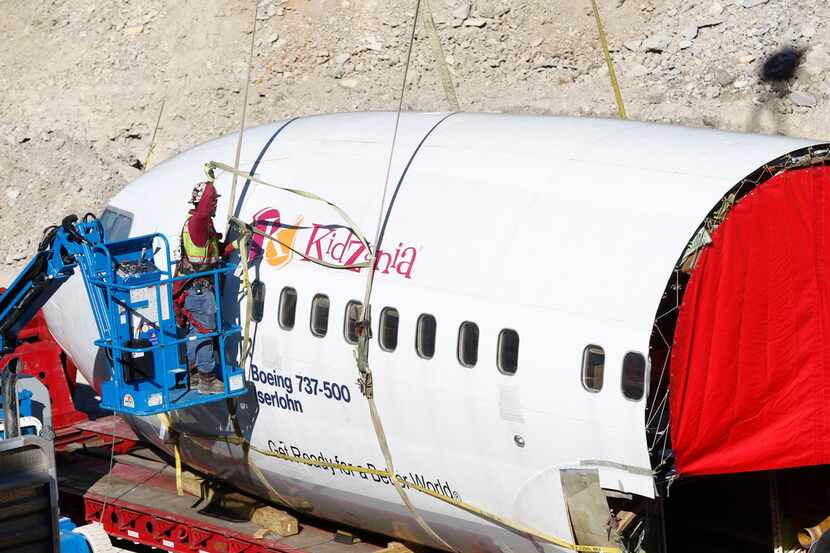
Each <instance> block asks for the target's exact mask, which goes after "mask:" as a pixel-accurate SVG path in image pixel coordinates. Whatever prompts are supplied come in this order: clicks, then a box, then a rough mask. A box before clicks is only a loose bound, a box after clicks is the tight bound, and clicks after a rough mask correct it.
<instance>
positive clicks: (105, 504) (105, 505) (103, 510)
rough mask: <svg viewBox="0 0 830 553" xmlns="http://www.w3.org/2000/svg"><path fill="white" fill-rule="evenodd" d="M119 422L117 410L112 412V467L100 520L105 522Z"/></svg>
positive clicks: (102, 522) (108, 472)
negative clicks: (116, 425)
mask: <svg viewBox="0 0 830 553" xmlns="http://www.w3.org/2000/svg"><path fill="white" fill-rule="evenodd" d="M117 422H118V419H117V415H116V414H115V411H113V412H112V442H110V467H109V470H107V491H106V493H105V494H104V502H103V506H102V507H101V518H100V520H99V522H100V523H101V524H104V515H105V514H107V502H108V501H109V498H110V495H111V493H110V492H112V467H113V464H114V463H115V424H116V423H117Z"/></svg>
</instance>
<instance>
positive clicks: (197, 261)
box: [179, 217, 222, 274]
mask: <svg viewBox="0 0 830 553" xmlns="http://www.w3.org/2000/svg"><path fill="white" fill-rule="evenodd" d="M189 222H190V217H188V218H187V220H186V221H185V222H184V226H183V227H182V261H185V260H187V261H189V263H187V262H185V263H180V264H179V272H180V273H182V274H188V273H198V272H201V271H207V270H210V269H213V268H215V267H216V266H217V265H219V262H220V261H221V260H222V257H221V256H220V255H219V239H218V237H217V236H216V235H215V234H213V235H211V236H209V237H208V240H207V242H206V243H205V245H204V246H197V245H196V243H195V242H193V239H192V238H191V237H190V230H189V229H188V223H189ZM188 265H189V267H188Z"/></svg>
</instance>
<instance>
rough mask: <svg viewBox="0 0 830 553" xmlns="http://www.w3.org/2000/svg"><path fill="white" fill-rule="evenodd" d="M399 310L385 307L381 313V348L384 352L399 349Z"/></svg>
mask: <svg viewBox="0 0 830 553" xmlns="http://www.w3.org/2000/svg"><path fill="white" fill-rule="evenodd" d="M398 320H399V317H398V310H397V309H395V308H394V307H384V308H383V311H381V312H380V332H379V334H380V347H381V348H383V350H384V351H395V348H396V347H398Z"/></svg>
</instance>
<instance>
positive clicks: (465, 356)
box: [458, 321, 478, 367]
mask: <svg viewBox="0 0 830 553" xmlns="http://www.w3.org/2000/svg"><path fill="white" fill-rule="evenodd" d="M458 362H459V363H461V364H462V365H464V366H465V367H475V366H476V363H477V362H478V325H477V324H475V323H471V322H470V321H465V322H463V323H461V327H460V328H459V329H458Z"/></svg>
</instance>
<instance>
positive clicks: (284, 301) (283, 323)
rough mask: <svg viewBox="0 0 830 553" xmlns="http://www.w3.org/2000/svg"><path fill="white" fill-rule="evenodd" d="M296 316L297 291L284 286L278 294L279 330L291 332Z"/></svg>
mask: <svg viewBox="0 0 830 553" xmlns="http://www.w3.org/2000/svg"><path fill="white" fill-rule="evenodd" d="M296 314H297V291H296V290H294V289H293V288H290V287H288V286H286V287H285V288H283V289H282V292H280V306H279V316H278V317H277V319H278V321H279V324H280V328H281V329H283V330H291V329H292V328H294V319H295V316H296Z"/></svg>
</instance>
